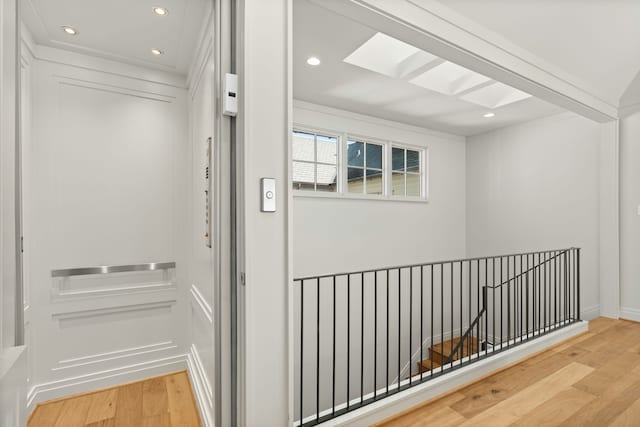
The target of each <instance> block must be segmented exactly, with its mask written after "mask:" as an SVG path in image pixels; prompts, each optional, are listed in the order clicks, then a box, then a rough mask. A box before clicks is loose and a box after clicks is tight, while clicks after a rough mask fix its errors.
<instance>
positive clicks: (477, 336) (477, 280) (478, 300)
mask: <svg viewBox="0 0 640 427" xmlns="http://www.w3.org/2000/svg"><path fill="white" fill-rule="evenodd" d="M479 314H480V260H479V259H478V260H476V317H477V316H478V315H479ZM481 339H482V337H481V336H480V321H478V322H477V323H476V351H477V353H476V358H479V357H480V340H481ZM472 349H473V343H472ZM469 355H471V353H469Z"/></svg>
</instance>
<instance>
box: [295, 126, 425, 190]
mask: <svg viewBox="0 0 640 427" xmlns="http://www.w3.org/2000/svg"><path fill="white" fill-rule="evenodd" d="M292 141H293V147H292V148H293V149H292V160H293V164H292V175H293V189H294V190H296V192H297V194H304V193H307V194H308V193H334V194H335V195H336V196H338V197H350V196H353V197H363V198H376V199H394V200H397V199H406V200H426V193H427V192H426V165H425V162H426V149H424V148H417V147H410V146H403V145H400V144H396V143H395V142H390V141H379V140H377V139H375V138H367V137H354V136H352V135H351V136H349V135H347V134H346V133H341V132H324V131H318V132H317V131H313V130H308V129H307V130H303V129H295V130H294V131H293V138H292Z"/></svg>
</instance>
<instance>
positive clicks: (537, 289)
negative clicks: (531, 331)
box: [534, 252, 541, 334]
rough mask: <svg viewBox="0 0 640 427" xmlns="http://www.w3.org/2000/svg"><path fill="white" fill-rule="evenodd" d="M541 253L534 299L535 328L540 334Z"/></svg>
mask: <svg viewBox="0 0 640 427" xmlns="http://www.w3.org/2000/svg"><path fill="white" fill-rule="evenodd" d="M540 255H541V253H540V252H538V262H537V264H536V266H537V268H536V276H535V277H536V286H535V288H534V289H535V292H536V293H535V294H534V295H535V298H534V300H535V301H537V303H536V321H535V325H536V326H535V328H536V329H535V330H536V332H537V333H538V334H540Z"/></svg>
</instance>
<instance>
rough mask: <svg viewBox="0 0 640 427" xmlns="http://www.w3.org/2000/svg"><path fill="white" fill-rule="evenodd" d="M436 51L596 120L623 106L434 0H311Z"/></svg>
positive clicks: (613, 114)
mask: <svg viewBox="0 0 640 427" xmlns="http://www.w3.org/2000/svg"><path fill="white" fill-rule="evenodd" d="M311 1H313V2H314V3H316V4H317V5H319V6H321V7H325V8H328V9H331V10H333V11H334V12H336V13H339V14H341V15H343V16H346V17H348V18H350V19H353V20H354V21H357V22H360V23H362V24H364V25H367V26H369V27H371V28H375V29H376V30H378V31H381V32H383V33H385V34H387V35H389V36H392V37H395V38H397V39H399V40H402V41H404V42H406V43H409V44H411V45H413V46H416V47H418V48H420V49H423V50H425V51H427V52H429V53H431V54H434V55H437V56H439V57H441V58H444V59H446V60H449V61H451V62H454V63H457V64H459V65H462V66H464V67H467V68H469V69H470V70H473V71H476V72H478V73H481V74H484V75H486V76H487V77H490V78H492V79H495V80H497V81H500V82H503V83H505V84H508V85H510V86H513V87H515V88H517V89H520V90H522V91H525V92H527V93H529V94H531V95H533V96H536V97H538V98H540V99H543V100H545V101H548V102H550V103H552V104H555V105H558V106H561V107H563V108H566V109H567V110H570V111H573V112H575V113H577V114H580V115H582V116H585V117H588V118H590V119H592V120H595V121H597V122H608V121H611V120H615V119H616V118H617V117H618V107H617V105H613V104H612V103H611V102H609V101H607V100H603V99H601V98H599V97H598V96H596V95H594V94H593V93H591V91H590V90H589V88H588V87H587V85H585V84H583V83H581V82H577V81H576V79H575V78H574V77H572V76H568V75H567V74H566V73H563V72H562V71H560V70H558V69H556V68H554V67H553V65H551V64H547V63H545V62H544V61H543V60H541V59H540V58H538V57H536V56H534V55H533V54H531V53H530V52H528V51H525V50H524V49H522V48H519V47H518V46H515V45H514V44H512V43H510V42H508V41H507V40H505V39H503V38H501V37H500V36H498V35H497V34H495V33H492V32H490V31H488V30H486V29H484V28H483V27H480V26H478V25H477V24H475V23H473V22H472V21H470V20H469V19H466V18H464V17H463V16H461V15H459V14H457V13H455V12H453V11H451V10H450V9H448V8H444V7H442V5H440V4H439V3H437V2H436V1H433V0H311Z"/></svg>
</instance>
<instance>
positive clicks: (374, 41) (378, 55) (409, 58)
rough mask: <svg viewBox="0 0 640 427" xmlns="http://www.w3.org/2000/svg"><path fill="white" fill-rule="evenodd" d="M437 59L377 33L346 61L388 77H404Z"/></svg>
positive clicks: (345, 60)
mask: <svg viewBox="0 0 640 427" xmlns="http://www.w3.org/2000/svg"><path fill="white" fill-rule="evenodd" d="M435 59H437V57H436V56H434V55H431V54H430V53H427V52H425V51H423V50H420V49H418V48H417V47H415V46H411V45H410V44H407V43H405V42H403V41H400V40H397V39H394V38H393V37H389V36H388V35H386V34H382V33H376V34H375V35H374V36H373V37H371V38H370V39H369V40H367V41H366V42H364V44H363V45H362V46H360V47H359V48H357V49H356V50H355V51H354V52H353V53H351V55H349V56H347V57H346V58H345V59H344V62H346V63H349V64H352V65H356V66H358V67H362V68H366V69H367V70H370V71H374V72H376V73H380V74H384V75H385V76H388V77H393V78H402V77H405V76H406V75H407V74H409V73H411V72H413V71H415V70H417V69H418V68H420V67H423V66H425V65H427V64H428V63H430V62H431V61H434V60H435Z"/></svg>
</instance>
